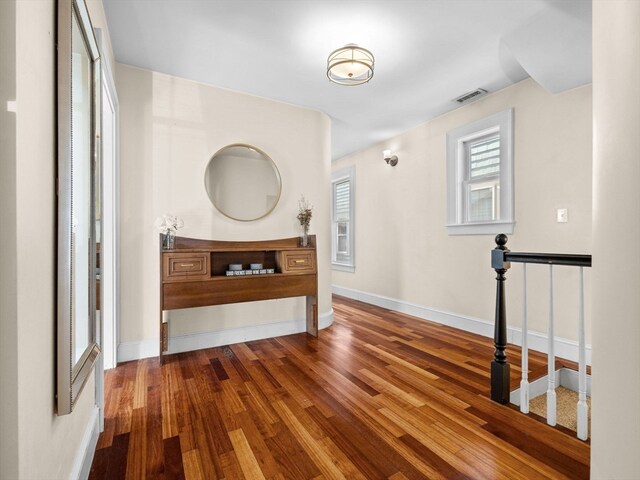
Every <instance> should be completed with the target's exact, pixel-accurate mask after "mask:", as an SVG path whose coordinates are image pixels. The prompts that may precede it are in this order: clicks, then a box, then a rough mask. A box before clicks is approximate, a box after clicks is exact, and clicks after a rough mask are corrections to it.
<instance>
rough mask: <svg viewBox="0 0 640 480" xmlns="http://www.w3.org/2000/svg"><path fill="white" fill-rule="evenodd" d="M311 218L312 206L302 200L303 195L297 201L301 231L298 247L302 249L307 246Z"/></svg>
mask: <svg viewBox="0 0 640 480" xmlns="http://www.w3.org/2000/svg"><path fill="white" fill-rule="evenodd" d="M312 216H313V206H312V205H311V204H310V203H309V202H308V201H307V199H306V198H304V195H301V196H300V200H298V215H297V218H298V221H299V222H300V228H301V229H302V236H301V237H300V245H301V246H302V247H308V246H309V226H310V225H311V217H312Z"/></svg>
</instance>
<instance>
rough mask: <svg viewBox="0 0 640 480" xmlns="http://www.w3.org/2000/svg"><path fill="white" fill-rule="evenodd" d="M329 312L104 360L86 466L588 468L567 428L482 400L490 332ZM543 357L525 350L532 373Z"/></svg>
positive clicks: (170, 474)
mask: <svg viewBox="0 0 640 480" xmlns="http://www.w3.org/2000/svg"><path fill="white" fill-rule="evenodd" d="M334 312H335V313H334V318H335V322H334V324H333V325H332V326H331V327H329V328H327V329H325V330H322V331H321V332H320V337H319V339H315V338H313V337H310V336H307V334H305V333H302V334H296V335H289V336H285V337H278V338H273V339H267V340H260V341H255V342H247V343H241V344H236V345H231V346H229V347H220V348H211V349H206V350H199V351H195V352H189V353H184V354H177V355H171V356H168V357H167V362H166V364H165V365H164V366H162V367H160V366H159V364H158V359H157V358H151V359H145V360H140V361H136V362H129V363H125V364H122V365H120V366H119V367H118V368H116V369H114V370H111V371H108V372H107V374H106V380H105V383H106V385H105V390H106V402H105V403H106V407H105V411H106V414H105V431H104V432H103V433H102V434H101V435H100V438H99V440H98V448H97V450H96V453H95V457H94V461H93V465H92V469H91V474H90V478H92V479H101V478H103V479H118V478H127V479H138V478H157V479H182V478H186V479H199V478H204V479H218V478H224V479H242V478H246V479H263V478H264V479H314V480H317V479H349V480H351V479H391V480H406V479H464V478H471V479H496V478H504V479H527V480H529V479H537V478H588V477H589V450H590V447H589V445H588V444H587V443H584V442H581V441H579V440H577V439H576V438H575V436H574V434H573V432H570V431H568V430H566V429H562V428H555V429H554V428H551V427H548V426H547V425H545V424H544V423H542V422H540V421H539V420H538V419H536V418H533V417H531V416H525V415H522V414H521V413H520V412H518V411H517V410H515V409H513V408H510V407H505V406H501V405H498V404H496V403H494V402H491V401H490V400H489V398H488V393H489V363H490V360H491V358H492V355H493V347H492V342H491V340H490V339H487V338H484V337H479V336H476V335H472V334H469V333H466V332H463V331H460V330H456V329H453V328H449V327H443V326H440V325H437V324H435V323H431V322H425V321H423V320H419V319H415V318H413V317H410V316H408V315H404V314H400V313H396V312H391V311H388V310H384V309H381V308H378V307H374V306H371V305H367V304H364V303H359V302H356V301H353V300H348V299H345V298H341V297H334ZM508 352H509V354H510V355H511V361H513V362H514V364H513V365H512V380H513V384H514V386H515V385H516V384H517V383H518V381H519V374H520V371H519V370H518V368H517V366H516V365H517V362H518V361H519V358H518V352H517V349H515V348H512V347H511V346H510V347H509V350H508ZM544 361H545V358H544V357H543V356H542V355H536V354H533V355H531V358H530V366H531V369H532V376H535V375H536V372H538V371H539V372H541V373H544V371H545V368H546V367H545V366H544Z"/></svg>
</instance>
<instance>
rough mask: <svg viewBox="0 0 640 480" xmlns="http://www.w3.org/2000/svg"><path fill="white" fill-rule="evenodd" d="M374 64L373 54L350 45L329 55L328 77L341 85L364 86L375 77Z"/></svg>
mask: <svg viewBox="0 0 640 480" xmlns="http://www.w3.org/2000/svg"><path fill="white" fill-rule="evenodd" d="M373 62H374V59H373V53H371V52H370V51H369V50H367V49H365V48H361V47H359V46H357V45H355V44H353V43H350V44H348V45H345V46H344V47H342V48H339V49H337V50H334V51H333V52H331V53H330V54H329V58H328V59H327V77H329V80H331V81H332V82H335V83H338V84H340V85H349V86H350V85H362V84H363V83H367V82H368V81H369V80H371V78H372V77H373Z"/></svg>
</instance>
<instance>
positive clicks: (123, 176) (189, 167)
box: [116, 64, 331, 355]
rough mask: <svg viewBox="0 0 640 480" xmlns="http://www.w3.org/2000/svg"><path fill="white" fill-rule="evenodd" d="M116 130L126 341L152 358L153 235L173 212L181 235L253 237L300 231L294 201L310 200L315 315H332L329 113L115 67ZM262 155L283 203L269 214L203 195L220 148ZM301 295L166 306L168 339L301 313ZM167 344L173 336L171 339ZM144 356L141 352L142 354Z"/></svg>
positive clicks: (155, 239)
mask: <svg viewBox="0 0 640 480" xmlns="http://www.w3.org/2000/svg"><path fill="white" fill-rule="evenodd" d="M116 83H117V89H118V96H119V99H120V107H121V109H120V120H121V123H120V132H121V138H120V140H121V143H120V145H121V170H120V181H121V184H120V191H121V199H120V200H121V249H122V250H121V251H122V257H121V266H122V270H121V275H122V285H121V286H122V303H121V309H122V317H121V319H122V320H121V325H120V332H121V341H122V342H123V344H125V343H126V344H128V345H131V344H136V343H138V344H139V343H140V342H143V343H144V342H146V344H147V345H151V346H152V347H150V348H153V350H152V351H149V350H147V353H146V355H157V339H158V336H159V332H158V322H159V320H158V316H159V306H158V305H159V286H158V282H159V255H158V248H159V246H158V232H157V230H156V229H155V228H154V221H155V219H156V218H157V217H159V216H161V215H162V214H164V213H172V214H174V215H178V216H179V217H181V218H182V219H183V220H184V223H185V227H184V228H183V229H182V230H180V231H179V232H178V234H179V235H181V236H186V237H194V238H204V239H216V240H259V239H275V238H285V237H293V236H296V235H298V233H299V232H298V227H297V226H296V225H297V220H296V213H297V208H298V207H297V201H298V198H299V196H300V195H301V194H304V195H305V196H306V197H307V198H308V199H309V201H310V202H311V203H312V204H313V205H314V206H315V215H314V218H313V220H312V224H311V233H315V234H317V235H318V268H319V275H318V276H319V305H318V307H319V308H318V312H319V315H320V316H323V315H324V316H327V315H330V312H331V298H330V295H331V292H330V269H329V258H330V247H329V208H330V207H329V189H330V187H329V185H330V182H329V176H330V150H329V149H330V144H329V141H330V140H329V138H330V125H329V119H328V117H327V116H326V115H324V114H322V113H319V112H316V111H311V110H308V109H304V108H300V107H295V106H291V105H287V104H284V103H280V102H275V101H272V100H267V99H263V98H259V97H254V96H250V95H245V94H242V93H237V92H233V91H229V90H223V89H220V88H215V87H212V86H208V85H204V84H200V83H195V82H192V81H187V80H184V79H180V78H176V77H171V76H168V75H163V74H159V73H155V72H151V71H148V70H142V69H138V68H133V67H129V66H126V65H121V64H117V68H116ZM232 143H247V144H252V145H255V146H256V147H258V148H260V149H261V150H263V151H264V152H265V153H267V154H268V155H269V156H270V157H271V158H272V159H273V161H274V162H275V163H276V165H277V167H278V169H279V171H280V175H281V176H282V183H283V190H282V196H281V198H280V202H279V203H278V205H277V207H276V208H275V210H274V211H273V212H272V213H271V214H270V215H268V216H267V217H265V218H263V219H260V220H257V221H254V222H238V221H234V220H231V219H229V218H226V217H224V216H223V215H222V214H220V213H219V212H218V211H217V210H216V209H215V207H214V206H213V205H212V204H211V202H210V201H209V198H208V196H207V192H206V190H205V183H204V172H205V169H206V166H207V163H208V162H209V159H210V158H211V156H212V155H213V154H214V153H215V152H216V151H218V150H219V149H220V148H222V147H223V146H225V145H228V144H232ZM303 317H304V299H303V298H296V299H283V300H272V301H267V302H259V303H245V304H235V305H223V306H216V307H207V308H198V309H186V310H182V311H174V312H171V321H170V333H169V335H170V336H171V337H175V336H178V335H186V334H192V333H202V332H210V331H221V330H227V329H232V328H238V327H245V326H251V325H259V324H266V323H274V322H281V321H289V320H294V319H301V318H303ZM170 347H171V342H170ZM143 355H144V354H143Z"/></svg>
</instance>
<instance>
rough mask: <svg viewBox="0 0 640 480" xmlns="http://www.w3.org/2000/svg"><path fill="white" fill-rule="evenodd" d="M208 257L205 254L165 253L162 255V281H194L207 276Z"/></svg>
mask: <svg viewBox="0 0 640 480" xmlns="http://www.w3.org/2000/svg"><path fill="white" fill-rule="evenodd" d="M208 258H209V256H208V255H207V254H205V253H203V254H194V253H165V254H164V255H163V272H162V273H163V275H162V276H163V279H164V280H165V281H169V280H187V279H189V280H196V279H201V278H205V277H208V276H209V261H208Z"/></svg>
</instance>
